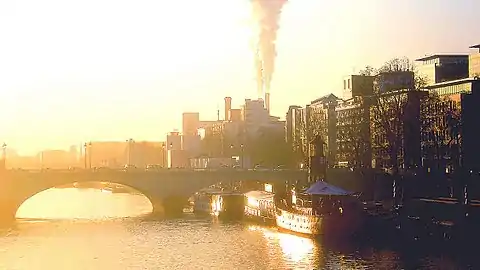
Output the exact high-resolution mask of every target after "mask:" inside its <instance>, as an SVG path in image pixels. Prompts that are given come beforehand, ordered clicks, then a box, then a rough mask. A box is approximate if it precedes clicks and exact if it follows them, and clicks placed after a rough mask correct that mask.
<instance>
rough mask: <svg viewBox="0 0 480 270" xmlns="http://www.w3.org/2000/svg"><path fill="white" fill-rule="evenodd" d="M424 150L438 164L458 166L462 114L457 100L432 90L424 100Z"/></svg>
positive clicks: (425, 155)
mask: <svg viewBox="0 0 480 270" xmlns="http://www.w3.org/2000/svg"><path fill="white" fill-rule="evenodd" d="M421 108H422V110H421V117H422V119H421V120H422V134H423V137H424V138H423V140H422V150H423V155H424V157H425V158H427V159H429V160H437V165H441V164H442V163H449V164H445V165H446V166H452V167H454V168H455V167H456V166H458V165H459V164H458V161H459V156H460V140H461V132H460V130H461V118H460V116H461V114H460V108H459V106H458V104H457V102H456V101H454V100H451V99H450V98H449V97H440V96H439V95H438V94H437V93H435V92H431V93H429V95H428V96H426V97H425V98H424V99H423V100H422V107H421Z"/></svg>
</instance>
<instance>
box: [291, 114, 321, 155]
mask: <svg viewBox="0 0 480 270" xmlns="http://www.w3.org/2000/svg"><path fill="white" fill-rule="evenodd" d="M305 114H306V115H304V117H303V118H302V121H300V125H299V126H298V134H300V136H299V137H300V140H298V143H297V146H296V147H297V149H298V152H299V153H300V156H301V157H300V158H301V160H302V162H303V164H308V163H309V154H310V141H311V140H312V139H313V138H316V137H318V136H321V137H322V138H323V139H324V140H325V136H326V123H325V119H326V117H325V112H324V111H323V110H321V109H319V108H315V107H311V106H307V107H306V108H305Z"/></svg>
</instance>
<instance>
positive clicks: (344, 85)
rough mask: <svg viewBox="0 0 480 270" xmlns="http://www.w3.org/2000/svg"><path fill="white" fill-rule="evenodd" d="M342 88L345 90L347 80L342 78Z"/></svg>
mask: <svg viewBox="0 0 480 270" xmlns="http://www.w3.org/2000/svg"><path fill="white" fill-rule="evenodd" d="M343 90H347V80H343Z"/></svg>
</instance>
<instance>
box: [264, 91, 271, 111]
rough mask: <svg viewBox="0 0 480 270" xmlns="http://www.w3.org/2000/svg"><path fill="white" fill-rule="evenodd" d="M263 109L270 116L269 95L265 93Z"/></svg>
mask: <svg viewBox="0 0 480 270" xmlns="http://www.w3.org/2000/svg"><path fill="white" fill-rule="evenodd" d="M265 109H267V112H268V114H270V93H268V92H267V93H265Z"/></svg>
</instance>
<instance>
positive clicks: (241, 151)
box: [240, 143, 244, 169]
mask: <svg viewBox="0 0 480 270" xmlns="http://www.w3.org/2000/svg"><path fill="white" fill-rule="evenodd" d="M240 159H241V160H242V169H243V164H244V163H243V143H242V144H240Z"/></svg>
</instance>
